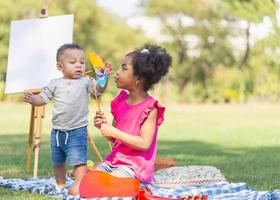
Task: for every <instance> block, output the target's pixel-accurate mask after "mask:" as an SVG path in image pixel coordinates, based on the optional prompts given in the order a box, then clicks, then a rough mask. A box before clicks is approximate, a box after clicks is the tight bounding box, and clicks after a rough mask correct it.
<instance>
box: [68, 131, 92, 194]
mask: <svg viewBox="0 0 280 200" xmlns="http://www.w3.org/2000/svg"><path fill="white" fill-rule="evenodd" d="M66 146H67V148H66V150H65V152H66V157H67V159H68V161H69V163H70V165H72V166H73V167H74V169H73V174H74V177H75V181H74V183H73V184H72V186H71V188H70V189H69V194H70V195H78V194H79V185H80V181H81V179H82V177H83V176H84V175H85V174H86V172H87V167H86V163H87V127H83V128H78V129H75V130H71V131H69V132H68V142H67V145H66Z"/></svg>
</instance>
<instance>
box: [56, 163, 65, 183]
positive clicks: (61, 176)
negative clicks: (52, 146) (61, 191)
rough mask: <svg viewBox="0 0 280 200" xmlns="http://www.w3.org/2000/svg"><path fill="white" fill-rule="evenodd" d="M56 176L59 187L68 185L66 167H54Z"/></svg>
mask: <svg viewBox="0 0 280 200" xmlns="http://www.w3.org/2000/svg"><path fill="white" fill-rule="evenodd" d="M54 176H55V180H56V183H57V185H58V186H65V185H66V182H65V180H66V168H65V165H57V166H54Z"/></svg>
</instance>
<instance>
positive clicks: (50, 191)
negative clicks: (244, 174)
mask: <svg viewBox="0 0 280 200" xmlns="http://www.w3.org/2000/svg"><path fill="white" fill-rule="evenodd" d="M71 184H72V180H71V179H67V187H69V186H70V185H71ZM0 186H2V187H5V188H10V189H13V190H25V191H30V192H35V193H39V194H43V195H49V196H53V197H61V198H62V199H65V200H81V198H79V197H78V196H70V195H68V191H67V189H62V190H57V188H56V187H55V180H54V178H44V179H3V180H0ZM145 186H147V187H149V189H150V190H151V191H152V193H153V194H154V195H156V196H161V197H167V198H180V197H184V196H187V195H196V194H206V195H208V199H209V200H212V199H213V200H222V199H223V200H224V199H226V200H238V199H242V200H280V190H275V191H255V190H251V189H250V188H249V187H248V185H247V184H246V183H227V182H224V183H217V184H208V185H204V186H197V187H182V186H181V187H175V188H172V189H165V188H160V187H159V186H157V185H156V184H155V183H151V184H148V185H145ZM98 199H99V200H116V199H118V200H133V199H134V198H131V197H127V198H119V197H114V198H98Z"/></svg>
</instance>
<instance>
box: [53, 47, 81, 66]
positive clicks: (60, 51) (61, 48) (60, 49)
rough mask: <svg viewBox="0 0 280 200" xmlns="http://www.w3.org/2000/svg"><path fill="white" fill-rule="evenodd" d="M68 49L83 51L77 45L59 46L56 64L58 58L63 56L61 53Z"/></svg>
mask: <svg viewBox="0 0 280 200" xmlns="http://www.w3.org/2000/svg"><path fill="white" fill-rule="evenodd" d="M68 49H78V50H81V51H83V50H84V49H83V48H82V47H81V46H80V45H78V44H72V43H66V44H63V45H62V46H60V47H59V48H58V50H57V52H56V61H57V62H58V61H59V59H60V57H61V56H62V55H63V53H64V52H65V51H66V50H68Z"/></svg>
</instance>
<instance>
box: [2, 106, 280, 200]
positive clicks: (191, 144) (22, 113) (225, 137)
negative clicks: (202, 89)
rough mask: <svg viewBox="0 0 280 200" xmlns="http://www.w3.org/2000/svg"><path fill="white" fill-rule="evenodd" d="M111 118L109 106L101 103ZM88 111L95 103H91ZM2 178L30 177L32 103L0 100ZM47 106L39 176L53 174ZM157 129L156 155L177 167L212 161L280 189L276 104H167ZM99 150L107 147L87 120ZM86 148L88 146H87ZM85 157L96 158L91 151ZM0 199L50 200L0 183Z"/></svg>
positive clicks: (279, 110)
mask: <svg viewBox="0 0 280 200" xmlns="http://www.w3.org/2000/svg"><path fill="white" fill-rule="evenodd" d="M102 107H103V110H104V111H106V114H107V116H109V112H108V107H105V105H103V106H102ZM90 108H91V114H90V117H91V118H92V115H93V114H92V113H93V112H94V111H93V109H95V108H96V105H91V106H90ZM0 110H1V115H0V127H1V130H0V137H1V140H0V176H4V177H5V178H22V177H24V178H26V177H32V173H31V172H30V173H27V172H26V170H25V165H26V152H27V140H28V133H27V132H28V126H29V118H30V106H28V105H27V104H23V103H0ZM50 115H51V105H48V106H47V107H46V115H45V119H44V121H43V136H42V145H41V148H40V158H39V176H40V177H46V176H47V177H49V176H52V165H51V160H50V153H49V152H50V145H49V141H50V137H49V131H50V128H51V123H50ZM165 116H166V117H165V122H164V124H163V125H162V127H161V128H160V133H159V141H158V155H159V156H168V157H172V158H174V159H175V160H176V161H177V165H213V166H215V167H217V168H219V169H220V170H221V172H222V173H223V174H224V175H225V177H226V178H227V179H228V180H229V181H231V182H246V183H248V184H249V186H250V187H251V188H253V189H257V190H274V189H280V182H279V177H280V171H279V169H278V168H279V167H278V166H279V165H280V156H279V153H280V140H279V138H280V136H279V130H280V105H270V104H264V105H263V104H262V105H260V104H249V105H247V104H245V105H169V106H167V110H166V115H165ZM89 130H91V132H92V134H93V138H94V141H95V142H96V145H97V146H98V149H99V151H100V152H101V153H102V155H103V156H105V155H106V154H107V153H108V152H109V149H108V146H107V143H106V142H105V140H104V139H103V138H102V137H100V135H99V133H98V131H97V130H96V129H94V128H93V127H92V124H90V127H89ZM89 149H90V148H89ZM89 159H91V160H97V159H96V156H95V155H94V153H93V152H92V151H91V150H89ZM0 199H52V198H49V197H42V196H39V195H35V194H30V193H28V192H16V191H11V190H7V189H4V188H1V187H0Z"/></svg>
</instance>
